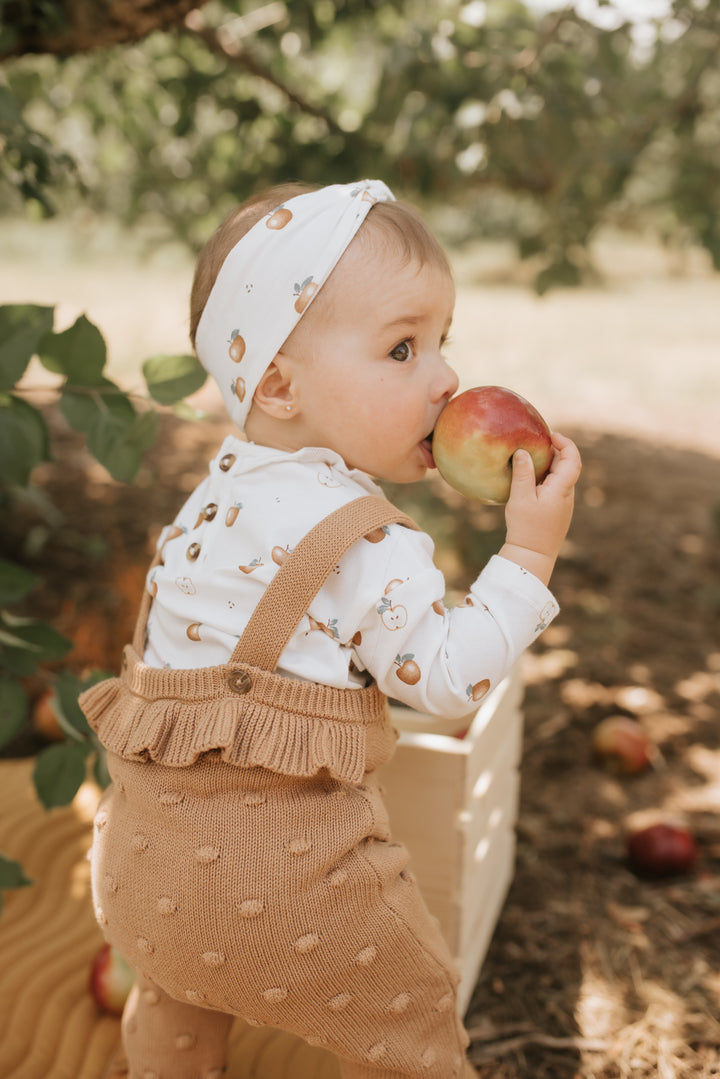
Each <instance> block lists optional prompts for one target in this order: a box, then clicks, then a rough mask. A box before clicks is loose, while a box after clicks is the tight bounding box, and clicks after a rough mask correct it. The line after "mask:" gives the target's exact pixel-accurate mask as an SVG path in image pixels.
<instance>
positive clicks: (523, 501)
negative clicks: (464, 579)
mask: <svg viewBox="0 0 720 1079" xmlns="http://www.w3.org/2000/svg"><path fill="white" fill-rule="evenodd" d="M553 442H554V445H555V448H556V454H555V458H554V460H553V463H552V467H551V470H550V473H549V474H548V476H547V477H546V478H545V480H544V481H543V483H542V484H541V485H539V486H538V487H537V488H536V486H535V480H534V475H533V470H532V466H531V464H530V462H529V461H528V462H527V466H526V467H524V464H525V463H524V462H523V461H522V460H519V461H518V462H517V464H516V465H515V469H514V475H513V486H512V491H511V497H510V501H509V502H508V506H507V524H508V532H507V541H506V543H505V545H504V547H503V548H502V549H501V551H500V555H501V557H495V558H492V559H491V560H490V562H489V563H488V565H487V566H486V567H485V569H484V570H483V571H482V573H481V574H480V576H479V577H478V579H477V580H476V581H475V582H474V583H473V585H472V586H471V588H470V591H469V594H468V596H467V597H466V600H465V601H464V602H463V603H462V604H461V605H460V606H458V607H455V608H452V609H450V610H447V609H446V608H445V607H444V605H443V603H442V598H443V595H444V592H445V582H444V579H443V577H442V574H441V573H440V571H439V570H438V569H437V567H436V566H435V565H434V564H433V560H432V543H431V541H430V539H429V537H427V536H425V535H423V534H422V533H417V532H415V533H413V532H410V531H408V530H407V529H404V528H401V527H399V526H395V525H393V526H391V528H390V533H391V535H390V534H389V535H388V542H387V543H386V544H382V543H381V544H379V545H378V547H377V548H375V547H373V546H372V545H369V544H363V543H362V542H361V544H360V545H359V548H357V549H356V550H355V551H354V552H348V556H346V557H347V558H348V559H349V561H353V560H354V559H360V561H358V562H353V565H352V567H351V566H350V565H349V564H348V571H349V574H350V577H351V579H352V580H354V582H356V583H355V587H354V589H353V593H352V597H351V599H350V605H349V606H350V608H351V609H348V608H346V609H345V612H344V613H345V616H346V617H347V618H348V622H346V623H345V625H344V626H343V627H342V629H343V630H344V631H345V633H346V634H347V636H345V635H344V634H343V633H341V639H347V640H348V641H349V640H350V639H351V638H352V644H353V647H354V651H355V653H356V656H357V661H358V663H359V665H361V666H362V667H363V668H364V669H365V670H367V671H369V672H370V673H371V674H372V675H373V677H374V678H375V679H376V681H377V683H378V685H379V686H380V688H381V689H382V690H383V691H384V692H385V693H387V694H388V695H389V696H391V697H395V698H397V699H399V700H402V701H404V702H405V703H406V704H409V705H411V706H412V707H415V708H418V709H420V710H421V711H427V712H430V713H434V714H439V715H446V716H451V715H456V716H461V715H465V714H467V712H468V711H470V710H472V708H473V707H476V701H477V699H478V697H477V693H478V692H480V689H479V688H478V687H483V686H486V687H487V689H490V688H494V686H496V685H497V684H498V682H500V681H501V680H502V679H503V678H504V677H505V676H506V674H507V673H508V671H509V670H510V668H511V667H512V665H513V663H514V662H515V661H516V660H517V659H518V657H519V656H520V654H521V653H522V652H523V651H524V650H525V649H526V648H527V647H528V646H529V645H530V644H532V642H533V641H534V640H535V639H536V638H537V637H538V636H539V635H540V633H542V632H543V630H544V629H545V628H546V627H547V626H548V625H549V624H550V622H551V621H552V620H553V618H554V617H555V615H556V614H557V612H558V606H557V603H556V602H555V599H554V597H553V596H552V594H551V593H550V592H549V591H548V589H547V582H548V580H549V578H550V574H551V572H552V567H553V565H554V563H555V559H556V558H557V554H558V551H559V549H560V546H561V544H562V541H563V539H564V537H565V534H566V532H567V529H568V526H569V524H570V518H571V516H572V504H573V486H574V484H575V482H576V480H577V477H578V475H579V472H580V458H579V454H578V452H577V449H576V448H575V446H574V444H573V443H572V442H571V441H570V440H569V439H566V438H564V437H563V436H561V435H554V436H553ZM383 554H385V555H387V556H388V561H387V562H385V561H384V559H383V558H382V556H383ZM370 558H372V562H371V561H370ZM376 558H377V559H378V560H381V562H380V565H381V567H382V568H380V567H379V566H378V562H377V561H376ZM360 581H362V582H363V583H365V584H366V585H367V587H368V589H369V590H373V589H374V591H372V600H371V602H372V606H371V607H370V608H369V609H368V607H366V606H364V604H365V603H367V600H368V599H370V598H371V596H370V594H369V592H367V591H366V590H365V588H359V587H358V586H357V582H360ZM340 584H341V579H339V580H338V585H340ZM338 606H339V605H338ZM356 630H358V632H355V631H356ZM405 664H406V666H404V665H405ZM473 690H475V691H476V693H475V694H473Z"/></svg>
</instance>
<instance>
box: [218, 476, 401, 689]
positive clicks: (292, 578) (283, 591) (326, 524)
mask: <svg viewBox="0 0 720 1079" xmlns="http://www.w3.org/2000/svg"><path fill="white" fill-rule="evenodd" d="M393 523H395V524H403V525H405V526H406V527H408V528H413V529H417V527H418V526H417V525H416V524H415V522H414V521H413V520H412V519H411V518H410V517H407V516H406V515H405V514H404V513H401V512H400V510H398V509H396V507H395V506H393V505H392V503H390V502H388V501H387V500H386V499H384V498H379V497H377V496H375V495H367V496H364V497H362V498H358V499H356V500H355V501H354V502H349V503H347V505H345V506H341V507H340V509H338V510H335V512H334V513H331V514H330V515H329V516H328V517H325V518H323V520H322V521H320V522H319V523H318V524H317V525H315V527H314V528H312V529H311V530H310V532H308V534H307V535H306V536H304V537H303V538H302V539H301V540H300V542H299V543H298V544H297V546H296V547H294V548H293V550H292V551H291V552H290V554H289V555H288V557H287V559H285V561H284V562H283V563H282V565H281V566H280V569H279V570H278V571H277V573H276V574H275V576H274V577H273V579H272V581H271V582H270V584H269V585H268V587H267V589H266V590H265V592H264V593H263V595H262V598H261V599H260V602H259V603H258V605H257V607H256V608H255V610H254V611H253V614H252V616H251V618H250V621H249V622H248V624H247V626H246V627H245V632H244V633H243V635H242V637H241V638H240V640H239V642H238V644H237V647H236V648H235V651H234V652H233V654H232V658H231V660H230V662H232V663H244V664H247V666H250V667H259V668H261V669H262V670H265V671H274V670H275V668H276V666H277V664H278V660H279V659H280V656H281V655H282V652H283V650H284V648H285V646H286V644H287V642H288V641H289V640H290V638H291V636H292V635H293V633H294V632H295V629H296V628H297V626H298V625H299V624H300V621H301V619H302V617H303V615H304V614H305V613H306V611H307V609H308V607H309V606H310V604H311V603H312V601H313V599H314V598H315V596H316V595H317V593H318V592H319V590H320V588H321V587H322V586H323V584H324V583H325V581H326V580H327V578H328V577H329V576H330V574H331V573H332V571H333V568H334V567H335V566H336V565H337V563H338V561H339V560H340V558H341V557H342V556H343V555H344V554H345V552H346V551H347V550H348V549H349V548H350V547H351V546H352V545H353V543H355V542H356V541H357V540H359V539H361V538H362V537H363V536H366V535H367V534H368V533H372V532H374V531H376V530H378V529H380V528H382V526H383V525H386V524H393Z"/></svg>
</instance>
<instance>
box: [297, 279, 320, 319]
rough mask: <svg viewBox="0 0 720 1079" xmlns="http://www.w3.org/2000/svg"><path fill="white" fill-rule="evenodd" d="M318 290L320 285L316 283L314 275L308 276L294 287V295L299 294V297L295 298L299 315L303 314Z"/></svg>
mask: <svg viewBox="0 0 720 1079" xmlns="http://www.w3.org/2000/svg"><path fill="white" fill-rule="evenodd" d="M317 290H318V286H317V285H316V284H315V282H314V281H313V279H312V277H306V278H305V280H304V281H303V282H302V284H301V285H298V284H297V283H296V284H295V288H294V289H293V293H294V295H295V296H297V299H296V300H295V310H296V311H297V313H298V314H299V315H302V313H303V311H304V310H305V308H306V307H307V305H308V304H309V303H310V301H311V300H312V298H313V296H314V295H315V293H316V292H317Z"/></svg>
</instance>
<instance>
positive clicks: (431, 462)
mask: <svg viewBox="0 0 720 1079" xmlns="http://www.w3.org/2000/svg"><path fill="white" fill-rule="evenodd" d="M433 433H434V432H433V431H431V432H430V434H429V435H428V436H427V438H424V439H423V440H422V442H421V443H420V445H421V446H422V448H423V450H424V451H425V454H426V455H427V460H428V468H436V467H437V466H436V464H435V458H434V457H433V451H432V441H433Z"/></svg>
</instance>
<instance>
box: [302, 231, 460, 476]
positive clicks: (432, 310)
mask: <svg viewBox="0 0 720 1079" xmlns="http://www.w3.org/2000/svg"><path fill="white" fill-rule="evenodd" d="M325 289H328V292H327V295H326V296H325V297H323V301H324V302H322V303H318V304H317V309H316V310H313V307H314V305H313V307H311V308H310V309H309V311H308V313H307V315H306V316H305V317H304V318H303V319H302V320H301V322H300V323H299V325H298V327H297V328H296V330H295V331H294V332H293V334H292V335H291V336H290V338H289V339H288V341H287V342H286V343H285V345H284V346H283V349H282V352H284V353H287V355H289V356H290V357H292V358H293V359H294V360H296V361H297V362H296V363H295V364H294V367H295V379H294V399H295V403H296V407H297V409H298V413H299V415H298V420H299V422H298V424H297V425H296V431H297V434H298V436H299V438H298V442H299V445H297V446H295V447H294V448H299V446H300V445H303V446H325V447H328V448H329V449H332V450H335V451H336V452H337V453H339V454H340V455H341V457H342V458H343V460H344V461H345V463H346V464H347V465H348V466H349V467H351V468H359V469H362V470H363V471H364V472H367V473H369V474H370V475H371V476H375V477H377V478H379V479H385V480H389V481H392V482H397V483H409V482H411V481H413V480H417V479H420V478H421V477H422V476H423V475H424V474H425V471H426V469H428V468H432V467H434V462H433V459H432V453H431V451H430V447H429V444H428V442H427V439H428V436H429V435H430V434H431V433H432V431H433V428H434V427H435V422H436V420H437V418H438V416H439V415H440V412H441V411H442V409H443V408H444V407H445V405H446V404H447V402H448V400H449V398H450V397H451V396H452V395H453V394H454V393H455V392H456V390H457V386H458V380H457V376H456V375H455V372H454V371H453V370H452V368H450V367H449V366H448V364H447V361H446V360H445V358H444V357H443V354H442V349H443V345H444V342H445V339H446V337H447V335H448V331H449V329H450V322H451V319H452V313H453V307H454V304H455V289H454V286H453V283H452V280H451V279H450V277H449V275H448V274H447V272H446V271H445V270H444V269H442V268H441V267H438V266H434V265H430V264H427V265H424V266H421V265H420V264H419V262H416V261H413V262H410V263H408V264H406V265H403V262H402V259H401V258H400V256H399V254H398V253H396V252H394V251H393V250H392V248H390V247H387V246H385V245H383V246H382V247H381V248H379V247H378V245H377V243H375V244H368V243H367V242H366V243H364V244H356V243H352V244H351V245H350V247H349V248H348V250H347V251H346V253H345V255H344V256H343V258H342V260H341V262H340V263H339V264H338V266H337V267H336V269H335V270H334V271H333V274H332V276H331V278H330V280H329V281H328V283H327V285H326V286H325ZM323 291H324V290H323ZM321 296H322V293H321ZM318 299H320V296H319V297H318Z"/></svg>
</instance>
